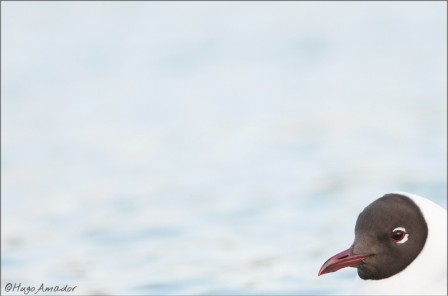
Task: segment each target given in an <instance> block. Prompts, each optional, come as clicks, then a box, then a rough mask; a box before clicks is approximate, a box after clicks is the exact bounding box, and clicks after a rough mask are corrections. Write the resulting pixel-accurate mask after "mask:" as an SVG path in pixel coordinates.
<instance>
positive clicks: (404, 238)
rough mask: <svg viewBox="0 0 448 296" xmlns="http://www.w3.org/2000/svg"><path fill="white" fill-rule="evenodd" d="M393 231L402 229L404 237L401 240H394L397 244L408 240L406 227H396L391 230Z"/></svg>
mask: <svg viewBox="0 0 448 296" xmlns="http://www.w3.org/2000/svg"><path fill="white" fill-rule="evenodd" d="M395 231H402V232H403V233H404V237H403V238H402V239H401V240H399V241H397V242H396V243H397V244H403V243H405V242H407V241H408V239H409V234H408V233H407V232H406V229H405V228H404V227H397V228H395V229H394V230H392V233H394V232H395Z"/></svg>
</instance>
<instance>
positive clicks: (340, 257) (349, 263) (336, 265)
mask: <svg viewBox="0 0 448 296" xmlns="http://www.w3.org/2000/svg"><path fill="white" fill-rule="evenodd" d="M369 256H370V255H355V254H353V248H349V249H347V250H345V251H343V252H341V253H339V254H336V255H334V256H333V257H331V258H330V259H328V260H327V261H326V262H325V263H324V265H322V267H321V268H320V270H319V274H318V275H322V274H325V273H329V272H335V271H338V270H339V269H341V268H344V267H356V266H358V265H359V264H361V262H362V260H364V259H365V258H367V257H369Z"/></svg>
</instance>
